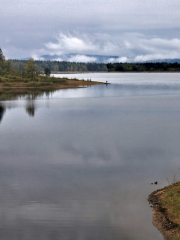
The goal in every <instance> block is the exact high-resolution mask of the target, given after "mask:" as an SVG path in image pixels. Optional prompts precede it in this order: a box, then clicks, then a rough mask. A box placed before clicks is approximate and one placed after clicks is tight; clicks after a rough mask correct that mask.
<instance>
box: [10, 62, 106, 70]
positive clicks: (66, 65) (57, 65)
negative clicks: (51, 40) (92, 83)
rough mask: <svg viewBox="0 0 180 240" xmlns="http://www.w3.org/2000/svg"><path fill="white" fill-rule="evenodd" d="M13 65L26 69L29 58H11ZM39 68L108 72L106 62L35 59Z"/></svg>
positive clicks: (16, 68) (15, 67) (18, 68)
mask: <svg viewBox="0 0 180 240" xmlns="http://www.w3.org/2000/svg"><path fill="white" fill-rule="evenodd" d="M9 61H10V63H11V66H12V67H13V68H14V69H15V70H18V71H24V69H25V65H26V63H27V61H28V60H9ZM34 63H35V64H36V65H37V66H38V70H40V71H44V69H46V68H48V69H50V71H51V72H106V71H107V67H106V64H104V63H76V62H66V61H62V62H60V61H36V60H35V61H34Z"/></svg>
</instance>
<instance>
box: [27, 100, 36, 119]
mask: <svg viewBox="0 0 180 240" xmlns="http://www.w3.org/2000/svg"><path fill="white" fill-rule="evenodd" d="M26 112H27V113H28V114H29V116H30V117H34V115H35V105H34V103H32V104H28V105H27V106H26Z"/></svg>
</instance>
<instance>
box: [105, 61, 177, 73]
mask: <svg viewBox="0 0 180 240" xmlns="http://www.w3.org/2000/svg"><path fill="white" fill-rule="evenodd" d="M106 66H107V69H108V71H109V72H114V71H118V72H179V71H180V64H179V63H177V62H175V63H167V62H154V63H153V62H146V63H108V64H107V65H106Z"/></svg>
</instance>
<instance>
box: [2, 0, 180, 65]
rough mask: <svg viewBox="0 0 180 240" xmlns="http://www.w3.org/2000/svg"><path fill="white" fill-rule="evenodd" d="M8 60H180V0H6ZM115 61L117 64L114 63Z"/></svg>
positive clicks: (4, 26) (4, 18) (4, 25)
mask: <svg viewBox="0 0 180 240" xmlns="http://www.w3.org/2000/svg"><path fill="white" fill-rule="evenodd" d="M0 3H1V4H0V47H1V48H2V50H3V52H4V55H5V56H6V58H17V59H21V58H27V57H34V58H35V59H43V58H42V57H41V56H42V55H46V54H51V55H54V54H56V55H58V56H59V57H58V58H57V57H56V58H57V59H58V60H61V59H63V56H62V55H64V54H74V55H72V56H69V60H70V61H91V60H92V61H93V60H95V57H89V56H86V55H108V56H118V60H119V61H127V60H129V59H131V60H134V61H140V60H148V59H159V58H180V1H179V0H171V1H170V0H151V1H150V0H126V1H125V0H111V1H109V0H69V1H67V0H51V1H49V0H48V1H47V0H16V1H15V0H0ZM108 60H110V61H112V62H113V61H117V59H113V58H112V57H111V58H109V59H108Z"/></svg>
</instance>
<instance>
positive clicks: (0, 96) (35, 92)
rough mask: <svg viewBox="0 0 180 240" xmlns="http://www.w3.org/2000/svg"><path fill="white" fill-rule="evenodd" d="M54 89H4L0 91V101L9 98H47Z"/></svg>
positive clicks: (9, 99)
mask: <svg viewBox="0 0 180 240" xmlns="http://www.w3.org/2000/svg"><path fill="white" fill-rule="evenodd" d="M54 92H55V91H54V90H43V89H27V88H26V89H22V88H21V89H4V90H3V91H1V92H0V101H7V100H8V101H11V100H20V99H21V100H22V99H27V100H36V99H42V98H44V97H45V98H49V97H50V96H51V95H52V94H53V93H54Z"/></svg>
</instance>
